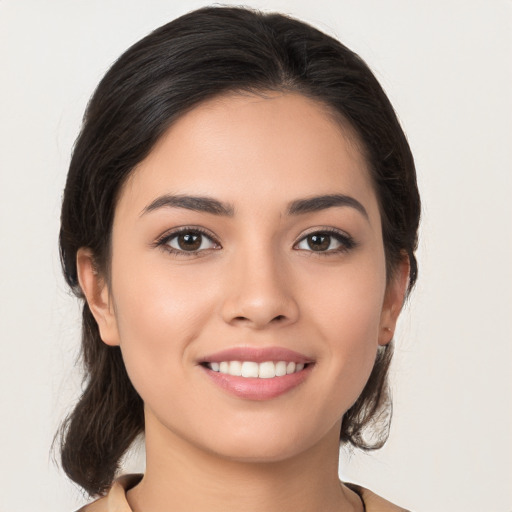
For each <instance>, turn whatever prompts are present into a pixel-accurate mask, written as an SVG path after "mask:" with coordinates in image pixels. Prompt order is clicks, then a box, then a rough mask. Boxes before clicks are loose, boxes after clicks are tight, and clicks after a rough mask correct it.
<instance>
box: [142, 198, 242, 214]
mask: <svg viewBox="0 0 512 512" xmlns="http://www.w3.org/2000/svg"><path fill="white" fill-rule="evenodd" d="M164 207H167V208H185V209H186V210H194V211H196V212H205V213H211V214H213V215H222V216H226V217H233V215H234V214H235V209H234V208H233V206H231V205H229V204H226V203H222V202H220V201H218V200H217V199H213V198H211V197H204V196H186V195H172V194H165V195H163V196H160V197H157V198H156V199H155V200H154V201H152V202H151V203H150V204H148V205H147V206H146V207H145V208H144V210H142V212H141V215H144V214H146V213H149V212H152V211H154V210H158V209H159V208H164Z"/></svg>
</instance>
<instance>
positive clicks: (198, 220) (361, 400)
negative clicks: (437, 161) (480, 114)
mask: <svg viewBox="0 0 512 512" xmlns="http://www.w3.org/2000/svg"><path fill="white" fill-rule="evenodd" d="M419 212H420V201H419V196H418V191H417V186H416V176H415V170H414V162H413V158H412V155H411V153H410V150H409V146H408V144H407V141H406V139H405V136H404V134H403V132H402V130H401V128H400V126H399V123H398V121H397V119H396V116H395V114H394V112H393V109H392V107H391V105H390V103H389V101H388V99H387V98H386V96H385V94H384V93H383V91H382V89H381V87H380V86H379V84H378V83H377V81H376V79H375V78H374V77H373V75H372V73H371V72H370V70H369V69H368V67H367V66H366V65H365V64H364V62H363V61H362V60H361V59H360V58H359V57H358V56H357V55H355V54H354V53H352V52H351V51H350V50H348V49H347V48H346V47H344V46H343V45H341V44H340V43H339V42H337V41H335V40H334V39H332V38H330V37H329V36H326V35H324V34H322V33H321V32H319V31H318V30H316V29H314V28H312V27H310V26H308V25H306V24H304V23H301V22H299V21H296V20H293V19H290V18H288V17H285V16H282V15H277V14H271V15H269V14H261V13H258V12H253V11H251V10H247V9H240V8H205V9H200V10H198V11H194V12H192V13H189V14H187V15H185V16H183V17H181V18H179V19H177V20H175V21H173V22H171V23H169V24H168V25H165V26H163V27H161V28H160V29H158V30H156V31H155V32H153V33H152V34H150V35H149V36H147V37H146V38H144V39H143V40H141V41H140V42H138V43H137V44H135V45H134V46H133V47H132V48H130V49H129V50H128V51H127V52H126V53H125V54H124V55H123V56H121V58H120V59H119V60H118V61H117V62H116V63H115V64H114V65H113V67H112V68H111V69H110V71H109V72H108V73H107V74H106V76H105V78H104V79H103V80H102V82H101V83H100V85H99V86H98V88H97V90H96V92H95V94H94V96H93V98H92V99H91V102H90V104H89V106H88V108H87V112H86V115H85V119H84V125H83V128H82V132H81V134H80V136H79V138H78V140H77V143H76V146H75V150H74V154H73V158H72V162H71V165H70V169H69V174H68V179H67V184H66V189H65V194H64V201H63V207H62V225H61V234H60V245H61V256H62V262H63V268H64V273H65V276H66V279H67V282H68V283H69V285H70V286H71V287H72V289H73V290H74V291H75V293H76V294H77V295H78V296H79V297H81V298H83V299H84V309H83V339H82V349H83V357H84V361H85V365H86V371H87V375H86V376H87V387H86V389H85V391H84V393H83V396H82V397H81V399H80V401H79V403H78V404H77V406H76V408H75V410H74V411H73V413H72V414H71V415H70V417H69V418H68V419H67V421H66V423H65V425H64V429H63V442H62V464H63V467H64V469H65V471H66V472H67V474H68V475H69V476H70V478H71V479H73V480H74V481H75V482H77V483H78V484H80V485H81V486H82V487H83V488H84V489H85V490H86V491H87V492H89V493H90V494H91V495H103V494H106V496H105V497H103V498H100V499H99V500H97V501H95V502H94V503H93V504H91V505H89V506H86V507H84V509H83V510H85V511H87V512H91V511H92V512H96V511H104V510H105V511H106V510H123V511H130V510H132V511H134V512H138V511H143V510H151V511H152V512H159V511H163V510H180V511H184V510H187V511H199V510H206V509H208V510H224V511H225V510H233V509H236V510H256V509H257V510H268V511H270V510H280V511H283V510H323V511H335V510H336V511H362V510H367V511H370V512H371V511H380V510H401V509H399V508H398V507H395V506H394V505H391V504H390V503H388V502H386V501H385V500H383V499H382V498H379V497H378V496H376V495H375V494H373V493H371V492H370V491H368V490H365V489H362V488H360V487H357V486H354V485H349V484H344V483H340V482H339V480H338V473H337V471H338V457H339V443H340V442H341V443H350V444H351V445H353V446H356V447H360V448H363V449H372V448H378V447H380V446H382V444H383V443H384V442H385V438H386V434H387V429H388V424H387V419H389V418H388V417H389V407H390V403H389V398H388V394H387V385H386V378H387V372H388V367H389V363H390V360H391V341H392V338H393V332H394V329H395V325H396V321H397V318H398V315H399V313H400V309H401V307H402V305H403V301H404V298H405V296H406V294H407V293H408V292H409V291H410V289H411V288H412V286H413V285H414V282H415V280H416V274H417V265H416V259H415V256H414V251H415V248H416V243H417V228H418V221H419ZM383 420H384V421H383ZM142 433H144V437H145V444H146V472H145V474H144V475H143V476H141V475H132V476H125V477H122V478H120V479H117V480H115V477H116V471H117V469H118V467H119V461H120V458H121V456H122V455H123V454H124V453H125V452H126V450H127V449H128V448H129V447H130V445H131V444H132V442H133V441H134V440H135V438H136V437H137V436H139V435H140V434H142ZM370 437H371V439H372V440H373V442H370V441H369V438H370Z"/></svg>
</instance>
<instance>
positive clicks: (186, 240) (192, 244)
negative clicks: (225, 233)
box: [165, 231, 217, 252]
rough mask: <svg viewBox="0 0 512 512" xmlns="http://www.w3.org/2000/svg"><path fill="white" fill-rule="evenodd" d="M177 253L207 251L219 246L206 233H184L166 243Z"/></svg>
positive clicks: (174, 236)
mask: <svg viewBox="0 0 512 512" xmlns="http://www.w3.org/2000/svg"><path fill="white" fill-rule="evenodd" d="M165 243H166V244H167V245H168V246H169V247H171V248H172V249H174V250H175V251H180V252H198V251H203V250H205V249H214V248H216V246H217V244H216V243H215V242H214V241H213V240H212V239H211V238H210V237H208V236H206V235H205V234H204V233H201V232H200V231H183V232H181V233H177V234H175V235H173V236H171V237H170V238H168V239H167V241H166V242H165Z"/></svg>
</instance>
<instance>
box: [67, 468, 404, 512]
mask: <svg viewBox="0 0 512 512" xmlns="http://www.w3.org/2000/svg"><path fill="white" fill-rule="evenodd" d="M141 477H142V475H125V476H122V477H121V478H118V479H117V480H116V481H115V482H114V484H113V485H112V487H111V488H110V491H109V492H108V494H107V495H106V496H104V497H103V498H100V499H99V500H96V501H94V502H93V503H90V504H89V505H86V506H85V507H82V508H81V509H80V510H77V512H133V511H132V509H131V508H130V505H128V501H127V500H126V491H127V490H128V489H130V488H132V487H133V486H135V485H137V484H138V483H139V481H140V479H141ZM348 487H350V489H352V490H353V491H354V492H356V493H357V494H359V496H360V497H361V499H362V501H363V503H364V506H365V510H366V512H407V510H406V509H404V508H400V507H397V506H396V505H393V504H392V503H390V502H389V501H386V500H385V499H384V498H381V497H380V496H377V495H376V494H374V493H373V492H371V491H369V490H368V489H364V488H362V487H359V486H357V485H353V484H349V485H348Z"/></svg>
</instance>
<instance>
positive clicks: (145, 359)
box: [112, 259, 212, 397]
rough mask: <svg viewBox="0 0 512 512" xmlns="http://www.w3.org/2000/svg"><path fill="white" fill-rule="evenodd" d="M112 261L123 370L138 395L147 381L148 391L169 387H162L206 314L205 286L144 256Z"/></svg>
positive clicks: (208, 302)
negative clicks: (136, 259) (133, 260)
mask: <svg viewBox="0 0 512 512" xmlns="http://www.w3.org/2000/svg"><path fill="white" fill-rule="evenodd" d="M115 263H117V266H115V267H114V265H113V268H115V274H114V275H113V276H112V283H113V295H114V300H115V312H116V321H117V325H118V330H119V336H120V340H121V351H122V353H123V359H124V362H125V365H126V369H127V372H128V375H129V376H130V379H131V381H132V383H133V385H134V386H135V388H136V389H137V391H138V392H139V394H141V395H142V396H143V397H144V396H145V395H146V394H147V391H148V390H146V389H145V388H146V387H147V386H148V383H150V384H151V393H156V394H157V395H158V394H159V393H165V392H168V390H167V391H166V388H165V387H166V385H168V383H169V380H170V379H171V378H174V377H173V376H176V375H178V373H179V372H178V371H177V369H178V368H179V367H181V366H182V363H183V361H184V359H186V358H187V356H188V352H187V347H188V346H189V345H190V344H191V343H193V342H194V340H195V339H196V338H197V337H198V336H199V335H200V333H201V331H202V330H203V329H204V327H205V324H206V323H207V322H208V319H209V318H210V316H211V304H212V300H211V298H210V293H209V291H208V287H207V286H204V283H203V284H201V283H200V281H199V280H195V279H192V280H191V279H190V275H188V278H184V277H183V274H185V273H184V272H181V274H180V272H179V271H178V272H176V273H175V275H172V274H171V273H170V272H169V269H168V268H166V269H165V268H161V266H158V265H151V264H149V263H148V262H147V261H146V262H145V263H144V264H143V262H139V265H132V264H131V262H128V261H127V262H124V261H122V260H121V259H119V260H117V261H116V262H115ZM180 275H181V277H180ZM125 276H130V277H129V279H126V277H125Z"/></svg>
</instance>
